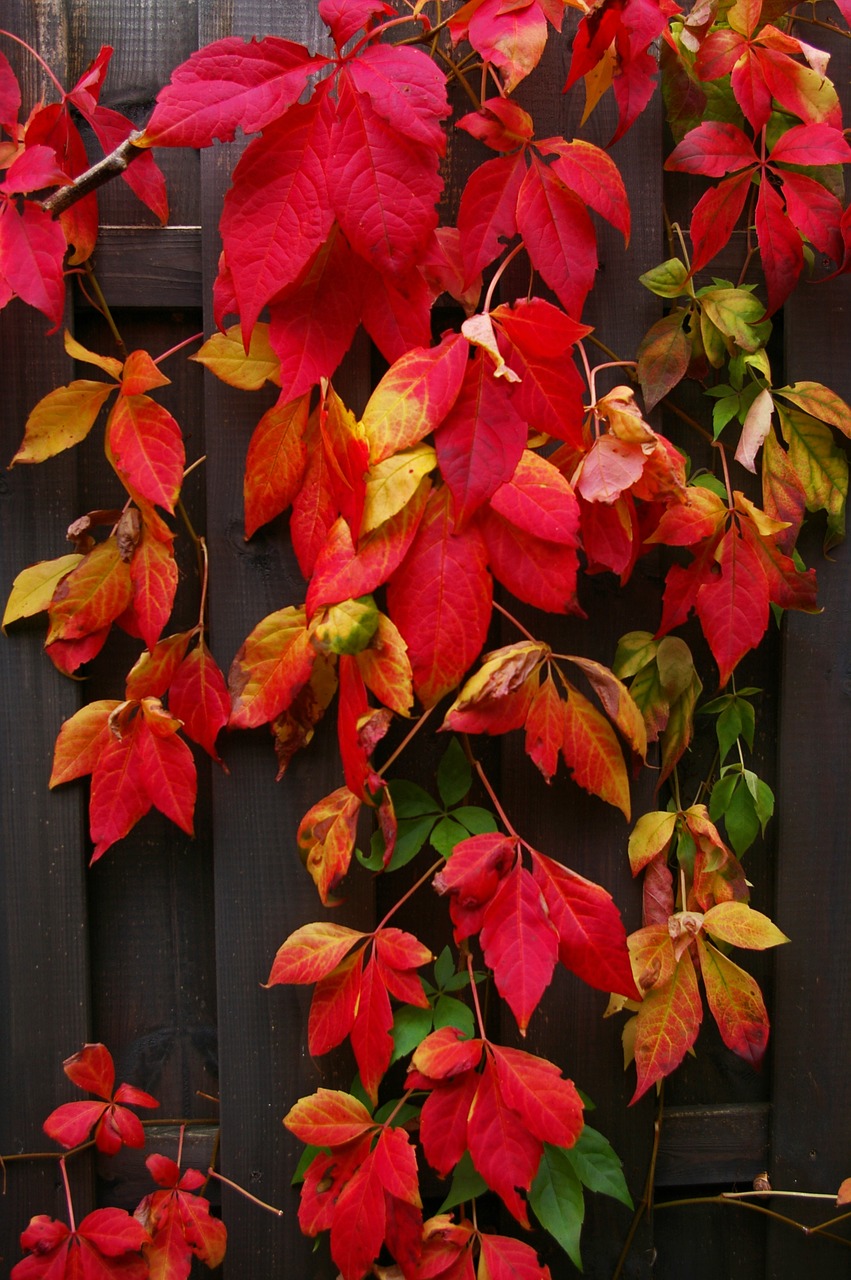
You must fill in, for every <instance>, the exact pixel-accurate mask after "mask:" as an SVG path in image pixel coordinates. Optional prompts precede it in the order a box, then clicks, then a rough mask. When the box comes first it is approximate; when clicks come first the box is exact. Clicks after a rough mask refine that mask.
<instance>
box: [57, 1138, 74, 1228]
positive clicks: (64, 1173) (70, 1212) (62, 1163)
mask: <svg viewBox="0 0 851 1280" xmlns="http://www.w3.org/2000/svg"><path fill="white" fill-rule="evenodd" d="M59 1168H60V1169H61V1170H62V1181H63V1182H64V1183H65V1203H66V1204H67V1206H68V1224H69V1226H70V1227H71V1230H72V1231H76V1230H77V1223H76V1220H75V1218H74V1205H73V1202H72V1200H71V1184H70V1183H69V1181H68V1170H67V1168H66V1167H65V1157H64V1156H62V1157H61V1159H60V1161H59Z"/></svg>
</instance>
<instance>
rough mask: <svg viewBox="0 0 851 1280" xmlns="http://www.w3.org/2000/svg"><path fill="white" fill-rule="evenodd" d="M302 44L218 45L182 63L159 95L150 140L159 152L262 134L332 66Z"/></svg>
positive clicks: (271, 39) (234, 40)
mask: <svg viewBox="0 0 851 1280" xmlns="http://www.w3.org/2000/svg"><path fill="white" fill-rule="evenodd" d="M327 61H328V60H327V58H323V57H322V56H320V55H315V56H313V57H312V56H311V55H310V54H309V53H308V51H307V50H306V49H305V48H304V47H303V46H302V45H300V44H293V43H292V42H291V41H290V40H280V39H278V38H277V37H276V36H267V37H266V38H265V39H264V40H255V39H251V40H250V41H248V43H246V42H245V41H244V40H240V39H239V38H238V37H236V36H228V37H226V38H225V39H224V40H217V41H215V42H214V43H213V44H208V45H206V46H205V47H204V48H203V49H199V50H198V51H197V52H196V53H193V54H192V56H191V57H190V58H189V59H188V61H186V62H184V63H181V65H180V66H179V67H177V68H176V69H175V70H174V71H173V72H172V76H171V81H170V83H169V84H167V85H166V87H165V88H164V89H161V90H160V93H159V94H158V96H157V105H156V106H155V107H154V112H153V115H152V116H151V118H150V120H149V121H148V126H147V128H146V130H145V133H144V141H145V143H146V144H147V145H148V146H154V145H155V146H158V147H208V146H210V144H211V143H212V142H213V140H214V139H216V138H218V139H219V141H221V142H230V141H231V140H232V139H233V137H234V135H235V133H236V130H237V129H242V131H243V133H259V132H260V130H261V129H264V128H265V127H266V125H268V124H270V123H271V122H272V121H273V120H274V119H276V118H277V117H278V116H280V115H283V113H284V112H285V111H286V110H287V108H288V107H292V106H293V105H294V104H295V103H296V102H298V99H299V97H300V96H301V93H302V90H303V89H304V87H305V85H306V84H307V80H308V77H309V76H310V74H311V73H312V72H314V71H316V70H318V69H319V68H320V67H323V66H325V65H326V64H327Z"/></svg>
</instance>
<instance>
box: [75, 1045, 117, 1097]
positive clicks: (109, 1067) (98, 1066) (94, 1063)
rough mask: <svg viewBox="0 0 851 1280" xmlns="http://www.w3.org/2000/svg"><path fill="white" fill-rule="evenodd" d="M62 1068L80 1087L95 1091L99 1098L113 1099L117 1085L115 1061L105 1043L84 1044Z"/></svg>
mask: <svg viewBox="0 0 851 1280" xmlns="http://www.w3.org/2000/svg"><path fill="white" fill-rule="evenodd" d="M62 1070H63V1071H64V1072H65V1074H66V1076H67V1077H68V1079H69V1080H70V1081H71V1082H72V1084H75V1085H76V1086H77V1088H78V1089H85V1090H86V1092H87V1093H95V1094H97V1096H98V1097H99V1098H105V1099H106V1101H107V1102H111V1101H112V1091H113V1089H114V1087H115V1063H114V1062H113V1060H112V1054H111V1053H110V1052H109V1050H108V1049H107V1047H106V1045H105V1044H86V1045H83V1047H82V1049H81V1050H80V1051H79V1053H73V1054H72V1055H71V1057H70V1058H66V1059H65V1061H64V1062H63V1063H62Z"/></svg>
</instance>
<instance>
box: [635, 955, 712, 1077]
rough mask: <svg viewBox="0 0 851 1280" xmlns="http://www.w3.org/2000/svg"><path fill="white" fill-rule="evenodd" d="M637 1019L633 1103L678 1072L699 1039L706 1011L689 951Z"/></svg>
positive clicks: (643, 1004) (644, 1003)
mask: <svg viewBox="0 0 851 1280" xmlns="http://www.w3.org/2000/svg"><path fill="white" fill-rule="evenodd" d="M637 1016H638V1022H637V1028H636V1037H635V1066H636V1071H637V1073H638V1081H637V1084H636V1089H635V1093H634V1094H633V1096H632V1102H637V1101H638V1099H639V1098H640V1097H641V1096H642V1094H644V1093H646V1092H647V1090H648V1089H649V1088H650V1087H651V1085H654V1084H656V1083H657V1081H659V1080H661V1079H662V1078H663V1077H664V1076H668V1075H670V1074H671V1072H672V1071H675V1070H676V1068H677V1067H678V1066H679V1065H680V1063H681V1062H682V1060H683V1058H684V1057H685V1056H686V1054H687V1053H688V1051H689V1049H690V1048H691V1047H692V1045H693V1044H694V1042H695V1040H696V1039H697V1033H698V1031H699V1030H700V1022H701V1018H702V1017H703V1009H702V1006H701V1003H700V992H699V991H698V989H697V975H696V974H695V971H694V964H693V962H692V958H691V952H690V951H684V952H683V954H682V956H681V957H680V960H679V963H678V964H677V967H676V969H675V970H674V973H673V976H672V977H671V978H670V979H669V981H668V982H666V983H664V984H662V985H661V986H655V987H653V988H652V989H651V990H650V991H648V992H647V994H646V995H645V997H644V999H643V1001H642V1002H641V1007H640V1008H639V1010H638V1015H637Z"/></svg>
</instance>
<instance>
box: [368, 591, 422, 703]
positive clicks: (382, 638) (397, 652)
mask: <svg viewBox="0 0 851 1280" xmlns="http://www.w3.org/2000/svg"><path fill="white" fill-rule="evenodd" d="M357 664H358V667H359V668H360V673H361V675H362V676H363V682H364V684H365V685H366V687H367V688H368V689H370V690H372V692H373V693H374V694H375V696H376V698H378V699H379V701H380V702H383V703H384V705H385V707H389V708H390V710H391V711H395V712H396V713H397V715H400V716H407V715H409V714H410V710H411V706H412V705H413V701H414V688H413V683H412V673H411V663H410V661H409V659H408V646H407V645H406V644H405V641H404V640H403V639H402V637H401V635H400V634H399V631H398V628H397V627H396V626H395V625H394V624H393V623H392V622H391V621H390V619H389V618H388V617H387V616H386V614H383V613H379V615H378V626H377V627H376V630H375V634H374V635H373V637H372V639H371V640H370V642H369V644H368V646H367V647H366V648H365V649H361V651H360V653H359V654H357Z"/></svg>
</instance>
